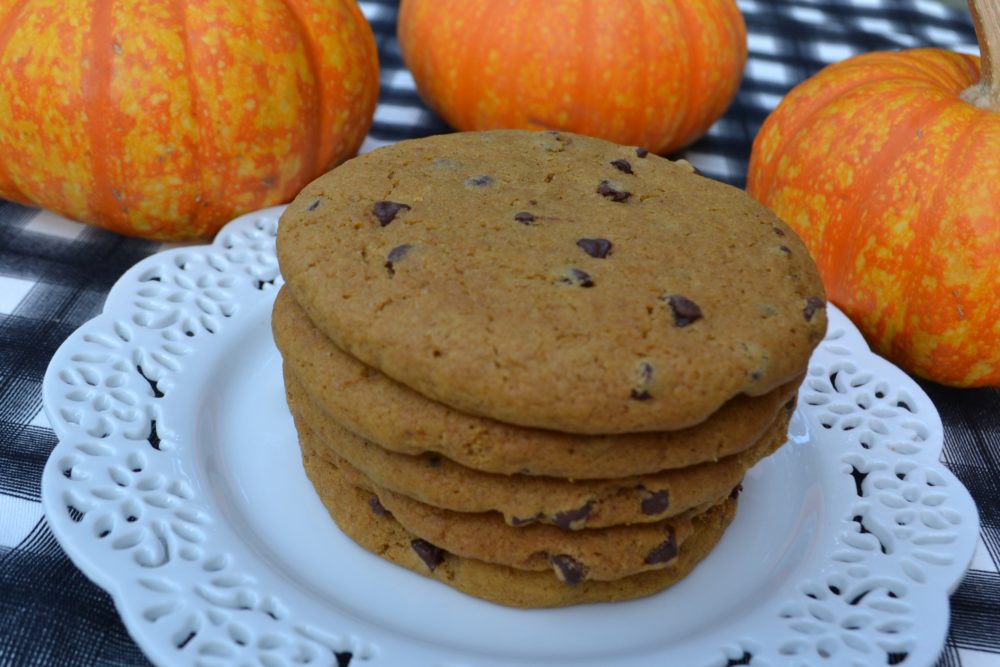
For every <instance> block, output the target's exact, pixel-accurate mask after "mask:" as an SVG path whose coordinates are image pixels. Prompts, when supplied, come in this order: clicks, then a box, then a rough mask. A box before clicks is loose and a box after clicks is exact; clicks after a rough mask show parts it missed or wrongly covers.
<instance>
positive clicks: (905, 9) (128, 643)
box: [0, 0, 1000, 667]
mask: <svg viewBox="0 0 1000 667" xmlns="http://www.w3.org/2000/svg"><path fill="white" fill-rule="evenodd" d="M360 4H361V6H362V9H363V10H364V12H365V15H366V16H367V17H368V19H369V21H370V22H371V24H372V27H373V29H374V31H375V34H376V40H377V42H378V47H379V55H380V59H381V64H382V89H381V97H380V103H379V107H378V109H377V111H376V115H375V122H374V124H373V126H372V130H371V133H370V136H369V137H368V139H367V140H366V142H365V146H364V147H363V148H362V150H369V149H371V148H374V147H376V146H379V145H382V144H385V143H391V142H394V141H398V140H400V139H404V138H410V137H417V136H425V135H428V134H435V133H440V132H445V131H448V128H447V126H446V125H444V123H443V122H441V121H440V120H439V119H438V118H436V117H435V116H434V115H433V114H432V113H431V112H429V111H428V110H427V109H426V107H425V106H424V105H423V104H422V103H421V102H420V99H419V97H418V96H417V94H416V90H415V87H414V84H413V79H412V77H411V76H410V75H409V73H408V72H407V71H406V69H405V66H404V65H403V63H402V60H401V58H400V54H399V48H398V44H397V42H396V40H395V37H394V33H395V19H396V2H394V1H393V0H377V1H376V0H372V1H368V2H361V3H360ZM739 4H740V7H741V9H742V10H743V12H744V16H745V17H746V21H747V27H748V32H749V38H748V42H749V51H750V57H749V60H748V63H747V68H746V73H745V78H744V81H743V84H742V86H741V88H740V92H739V94H738V96H737V98H736V100H735V102H734V103H733V105H732V107H731V108H730V109H729V111H728V112H727V113H726V115H725V116H724V117H723V118H722V119H721V120H719V121H718V122H717V123H716V124H715V125H714V126H713V127H712V129H711V130H710V131H709V133H708V134H707V135H706V137H705V138H704V139H702V140H701V141H699V142H698V143H697V144H695V145H694V146H692V147H691V148H690V149H688V150H686V151H684V152H683V153H682V154H679V156H681V155H682V156H683V157H686V158H687V159H688V160H690V161H691V162H693V163H694V164H695V165H696V166H697V167H698V168H699V169H700V170H701V171H702V172H703V173H705V174H706V175H708V176H711V177H713V178H717V179H719V180H722V181H726V182H729V183H732V184H734V185H738V186H742V185H743V184H744V180H745V175H746V163H747V158H748V156H749V152H750V144H751V142H752V140H753V137H754V136H755V134H756V132H757V129H758V128H759V127H760V124H761V123H762V122H763V120H764V118H765V117H766V115H767V113H768V112H769V111H770V109H772V108H773V107H774V106H775V105H776V104H777V103H778V102H779V101H780V99H781V97H782V96H783V95H784V94H785V93H786V92H787V91H788V89H789V88H791V87H792V86H793V85H795V84H796V83H798V82H799V81H801V80H802V79H804V78H806V77H808V76H810V75H811V74H813V73H815V72H816V71H817V70H819V69H820V68H821V67H823V66H824V65H826V64H829V63H830V62H834V61H836V60H840V59H842V58H845V57H847V56H850V55H852V54H855V53H860V52H863V51H870V50H878V49H883V50H884V49H898V48H909V47H918V46H940V47H945V48H950V49H955V50H961V51H965V52H975V37H974V34H973V31H972V28H971V25H970V22H969V18H968V15H967V14H966V13H963V12H958V11H954V10H950V9H947V8H945V7H944V6H942V5H940V4H938V3H935V2H932V1H931V0H826V1H823V0H740V1H739ZM161 248H162V246H161V245H160V244H157V243H152V242H148V241H142V240H137V239H129V238H124V237H121V236H116V235H114V234H111V233H108V232H104V231H102V230H98V229H95V228H91V227H85V226H83V225H80V224H77V223H73V222H69V221H67V220H64V219H61V218H59V217H57V216H54V215H52V214H50V213H47V212H44V211H37V210H34V209H29V208H25V207H22V206H17V205H14V204H9V203H4V202H0V665H17V666H22V665H39V666H41V665H44V666H46V667H62V666H68V665H143V664H148V663H147V661H146V659H145V658H144V657H143V655H142V653H141V652H140V651H139V650H138V649H137V648H136V646H135V644H134V643H133V642H132V640H131V639H130V638H129V636H128V634H127V633H126V632H125V630H124V629H123V627H122V625H121V623H120V621H119V620H118V617H117V614H116V612H115V610H114V606H113V605H112V603H111V600H110V598H109V597H108V596H107V595H106V594H105V593H104V592H103V591H101V590H100V589H98V588H97V587H96V586H94V585H93V584H92V583H90V582H89V581H88V580H87V579H86V578H85V577H84V576H83V575H82V574H81V573H80V572H79V571H78V570H77V569H76V568H75V567H74V566H73V565H72V563H70V561H69V560H68V559H67V557H66V556H65V554H63V552H62V551H61V549H60V548H59V546H58V545H57V544H56V542H55V539H54V538H53V536H52V533H51V531H50V530H49V527H48V525H47V524H46V521H45V518H44V516H43V514H42V510H41V505H40V502H39V486H40V479H41V472H42V467H43V466H44V464H45V460H46V458H47V456H48V454H49V452H50V451H51V449H52V447H53V446H54V444H55V437H54V435H53V433H52V430H51V429H50V428H49V425H48V423H47V421H46V419H45V416H44V413H43V411H42V407H41V379H42V375H43V373H44V372H45V368H46V366H47V364H48V361H49V359H50V357H51V355H52V354H53V352H54V351H55V350H56V349H57V348H58V346H59V345H60V344H61V343H62V341H63V340H64V339H65V338H66V337H67V336H68V335H69V334H70V333H71V332H72V331H73V330H75V329H76V328H77V327H78V326H79V325H80V324H82V323H83V322H85V321H86V320H88V319H89V318H91V317H93V316H94V315H95V314H97V313H98V312H99V311H100V309H101V306H102V303H103V300H104V298H105V296H106V294H107V292H108V290H109V289H110V288H111V286H112V285H113V284H114V282H115V281H116V280H117V279H118V277H119V276H120V275H121V274H122V273H123V272H124V271H125V270H126V269H128V268H129V267H130V266H131V265H132V264H134V263H135V262H136V261H138V260H139V259H141V258H143V257H145V256H147V255H149V254H151V253H154V252H156V251H158V250H160V249H161ZM921 386H923V388H924V389H925V391H927V393H928V394H929V396H930V397H931V399H932V400H933V401H934V402H935V404H936V405H937V407H938V409H939V411H940V413H941V417H942V420H943V422H944V426H945V447H944V455H943V460H944V461H945V463H946V464H947V465H948V467H949V468H951V470H952V471H953V472H954V473H955V474H956V475H957V476H958V477H959V478H960V479H961V480H962V482H963V483H964V484H965V485H966V486H967V487H968V488H969V490H970V491H971V492H972V495H973V497H974V498H975V500H976V503H977V505H978V506H979V511H980V516H981V520H982V534H981V540H980V543H979V546H978V550H977V552H976V555H975V558H974V560H973V563H972V568H971V570H970V571H969V573H968V575H967V576H966V578H965V580H964V582H963V583H962V584H961V585H960V586H959V587H958V589H957V590H956V591H955V592H954V594H953V596H952V598H951V609H952V615H951V620H952V623H951V630H950V632H949V635H948V639H947V644H946V646H945V649H944V652H943V654H942V656H941V658H940V661H939V662H938V665H939V666H940V667H944V666H947V667H952V666H957V665H961V666H963V667H987V666H990V667H998V666H1000V572H998V564H1000V390H998V389H981V390H958V389H951V388H947V387H942V386H940V385H936V384H933V383H929V382H921Z"/></svg>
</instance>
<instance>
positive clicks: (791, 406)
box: [785, 398, 795, 413]
mask: <svg viewBox="0 0 1000 667" xmlns="http://www.w3.org/2000/svg"><path fill="white" fill-rule="evenodd" d="M785 412H789V413H790V412H795V399H794V398H793V399H792V400H790V401H788V402H787V403H785Z"/></svg>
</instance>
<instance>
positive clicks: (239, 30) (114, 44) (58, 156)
mask: <svg viewBox="0 0 1000 667" xmlns="http://www.w3.org/2000/svg"><path fill="white" fill-rule="evenodd" d="M377 93H378V56H377V54H376V51H375V43H374V39H373V37H372V34H371V29H370V28H369V27H368V24H367V23H366V21H365V20H364V17H363V16H362V15H361V13H360V11H359V10H358V7H357V5H356V4H355V2H354V1H353V0H252V1H250V0H248V1H247V2H230V1H229V0H191V1H182V0H171V1H169V2H140V1H138V0H130V1H124V0H0V155H2V156H3V159H2V160H0V196H2V197H4V198H6V199H11V200H14V201H18V202H22V203H26V204H32V205H36V206H41V207H44V208H47V209H50V210H52V211H55V212H57V213H60V214H62V215H65V216H67V217H70V218H74V219H77V220H81V221H85V222H89V223H92V224H95V225H99V226H102V227H106V228H108V229H112V230H114V231H117V232H121V233H125V234H135V235H140V236H145V237H149V238H157V239H176V238H183V237H195V236H203V235H207V234H211V233H213V232H214V231H215V230H217V229H218V228H219V227H220V226H221V225H222V224H223V223H225V222H227V221H228V220H230V219H231V218H233V217H234V216H236V215H239V214H241V213H243V212H246V211H249V210H252V209H257V208H261V207H264V206H269V205H272V204H276V203H279V202H283V201H287V200H289V199H291V198H292V197H293V196H294V195H295V194H296V193H297V192H298V191H299V190H300V189H301V188H302V186H304V185H305V184H306V183H307V182H309V181H310V180H312V179H313V178H315V177H316V176H318V175H319V174H321V173H323V172H324V171H327V170H328V169H329V168H330V167H331V166H333V165H334V164H336V163H338V162H340V161H342V160H344V159H345V158H347V157H349V156H350V155H352V154H353V153H354V152H355V151H356V150H357V148H358V146H359V145H360V144H361V141H362V140H363V138H364V136H365V134H366V132H367V130H368V127H369V126H370V124H371V119H372V114H373V112H374V105H375V100H376V96H377Z"/></svg>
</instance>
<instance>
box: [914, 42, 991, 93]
mask: <svg viewBox="0 0 1000 667" xmlns="http://www.w3.org/2000/svg"><path fill="white" fill-rule="evenodd" d="M918 51H919V52H920V53H919V54H917V53H913V54H911V55H912V58H911V59H910V60H911V62H912V64H913V66H914V69H915V70H916V71H918V72H920V73H921V74H923V75H924V77H925V78H926V80H927V81H930V82H932V83H934V84H937V85H938V86H940V87H941V88H942V89H944V90H947V91H948V92H949V93H951V94H953V95H954V96H955V97H958V95H959V93H961V92H962V91H963V90H965V88H966V87H968V86H969V85H971V84H973V83H975V81H976V78H975V77H974V78H972V79H965V78H964V77H963V75H964V74H966V72H967V70H966V68H965V67H962V64H963V63H964V62H965V61H966V60H967V59H969V58H973V59H974V60H975V62H977V63H978V62H979V60H978V58H975V57H974V56H966V55H962V54H959V53H952V52H950V51H941V50H940V49H919V50H918ZM918 55H919V58H918ZM978 70H979V68H978V67H977V68H976V71H977V72H978ZM977 76H978V74H977Z"/></svg>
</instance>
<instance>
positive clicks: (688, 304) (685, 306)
mask: <svg viewBox="0 0 1000 667" xmlns="http://www.w3.org/2000/svg"><path fill="white" fill-rule="evenodd" d="M667 303H668V304H669V305H670V312H671V313H673V315H674V324H676V325H677V326H679V327H686V326H687V325H689V324H691V323H693V322H697V321H698V320H700V319H701V317H702V315H701V308H699V307H698V304H696V303H695V302H694V301H692V300H691V299H689V298H687V297H686V296H683V295H681V294H671V295H670V296H668V297H667Z"/></svg>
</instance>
